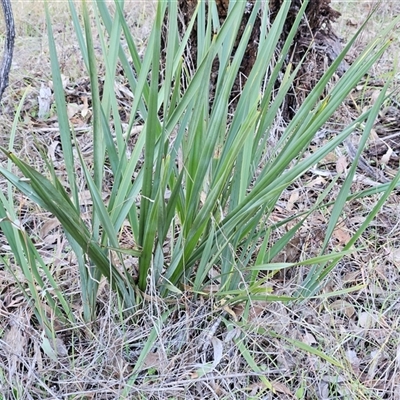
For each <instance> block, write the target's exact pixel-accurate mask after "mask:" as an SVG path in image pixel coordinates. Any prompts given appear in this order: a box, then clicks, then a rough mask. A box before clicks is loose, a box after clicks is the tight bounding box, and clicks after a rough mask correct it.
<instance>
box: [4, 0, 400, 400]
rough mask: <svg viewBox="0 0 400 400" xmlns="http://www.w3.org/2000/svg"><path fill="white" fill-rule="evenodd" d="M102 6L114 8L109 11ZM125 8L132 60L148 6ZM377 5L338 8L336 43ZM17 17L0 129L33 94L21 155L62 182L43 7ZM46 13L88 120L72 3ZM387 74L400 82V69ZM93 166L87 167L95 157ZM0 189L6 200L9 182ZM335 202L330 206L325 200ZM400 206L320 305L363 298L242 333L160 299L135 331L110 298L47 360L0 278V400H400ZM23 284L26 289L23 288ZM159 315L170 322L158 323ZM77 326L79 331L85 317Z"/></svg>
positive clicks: (289, 289) (303, 194)
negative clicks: (45, 90)
mask: <svg viewBox="0 0 400 400" xmlns="http://www.w3.org/2000/svg"><path fill="white" fill-rule="evenodd" d="M109 3H110V7H112V2H111V1H110V2H109ZM127 3H128V5H127V7H126V8H127V18H128V20H129V21H131V26H132V30H133V31H134V32H135V36H136V37H137V39H138V43H139V47H140V48H141V49H142V50H144V49H145V46H146V40H147V38H148V35H149V32H150V29H151V15H152V13H153V9H154V4H153V3H151V2H141V1H132V2H127ZM373 4H374V3H368V2H362V3H359V2H358V3H357V5H355V4H354V3H351V2H337V7H338V8H339V9H340V10H341V11H342V13H343V18H342V19H341V20H340V21H339V22H338V24H337V29H338V30H339V31H340V32H342V35H343V36H344V37H349V35H351V34H352V33H353V32H354V31H355V30H356V29H357V27H358V26H359V25H360V24H361V23H362V21H363V20H364V18H365V17H366V16H367V15H368V12H369V11H370V9H371V8H372V6H373ZM13 7H14V10H18V12H15V14H16V25H17V39H16V50H15V58H14V63H13V69H12V73H11V77H10V86H9V88H8V89H7V91H6V95H5V98H4V99H3V115H2V116H1V118H0V126H1V127H2V128H3V132H7V130H8V129H9V128H10V126H11V123H12V118H13V115H14V112H15V108H16V105H17V104H18V102H19V100H20V98H21V97H22V94H23V92H24V91H28V96H27V98H26V101H25V104H24V107H23V120H22V121H21V123H20V125H19V128H18V129H19V138H18V143H17V151H18V152H19V155H20V156H22V157H24V158H25V159H27V160H29V161H30V163H31V164H32V165H34V166H35V167H36V168H38V169H42V168H43V165H42V164H43V161H42V158H41V155H40V150H41V149H44V150H45V151H46V152H47V153H48V154H49V155H50V156H51V157H52V158H53V161H54V162H55V163H59V166H60V170H61V169H62V157H61V154H60V152H59V150H57V145H56V144H57V140H58V133H57V129H56V128H55V125H54V122H55V117H54V116H53V115H51V116H50V118H49V119H48V120H46V121H37V118H36V116H37V107H38V105H37V95H38V91H39V89H40V85H41V83H45V84H48V85H49V86H51V75H50V66H49V55H48V49H47V34H46V29H45V20H44V13H43V4H42V2H41V1H36V0H31V1H13ZM50 8H51V10H52V13H53V16H54V17H53V18H54V31H55V36H56V41H57V46H58V51H59V55H60V60H61V63H62V68H63V71H62V72H63V74H64V75H65V76H66V77H67V79H68V80H69V82H70V88H71V96H70V98H69V102H70V104H75V103H76V104H77V105H78V106H80V107H81V108H80V109H79V110H80V111H82V104H81V103H79V99H78V96H75V95H74V88H76V85H78V86H79V87H80V90H81V89H82V87H83V86H84V83H85V82H87V76H86V75H87V74H86V72H85V70H84V66H83V63H82V61H81V59H80V57H79V49H78V46H77V43H76V42H75V41H74V40H73V38H74V35H73V28H72V24H71V21H70V19H69V17H68V11H67V5H66V2H51V3H50ZM355 9H356V10H357V11H355ZM398 11H399V6H398V5H397V3H385V4H382V5H381V8H380V10H379V12H378V13H377V14H376V15H375V16H374V17H373V19H372V20H371V23H370V25H369V28H368V30H366V31H365V33H364V34H363V36H362V37H361V38H360V40H359V41H358V43H357V47H356V48H355V49H354V52H355V53H357V52H358V51H359V49H361V48H362V47H363V45H364V44H365V43H367V42H368V41H369V40H371V38H373V37H374V35H375V34H376V33H377V32H379V31H380V29H381V28H382V26H384V24H385V23H386V22H387V21H388V20H389V19H390V18H391V17H392V16H393V15H395V14H396V13H397V12H398ZM393 46H395V47H393V49H396V48H398V43H394V44H393ZM396 46H397V47H396ZM394 62H396V63H397V62H398V60H396V57H395V51H393V52H388V54H386V55H385V56H384V57H382V59H381V60H380V62H379V64H378V65H377V66H376V67H375V69H374V70H373V75H374V76H376V77H380V78H382V77H384V76H385V74H386V73H387V72H388V71H391V70H392V68H393V64H394ZM395 68H396V69H398V65H395ZM84 89H85V90H89V88H84ZM121 101H122V100H121ZM83 107H84V106H83ZM357 112H358V110H357V109H354V108H350V107H348V106H345V107H344V113H342V114H341V115H342V118H343V119H344V120H343V119H342V120H341V119H340V118H339V117H337V118H338V119H337V120H336V121H334V123H332V126H331V127H329V126H328V127H327V129H328V131H329V130H332V129H340V126H342V125H343V124H346V123H347V122H348V120H349V119H351V118H352V117H353V116H354V114H357ZM346 115H347V116H346ZM75 118H76V121H75V122H76V124H77V131H78V132H79V129H81V130H82V131H81V133H82V134H81V136H78V140H79V141H80V144H81V145H82V148H84V147H85V146H88V148H89V147H90V146H89V142H90V136H89V135H86V134H85V133H86V132H87V131H86V130H85V129H86V127H87V120H85V118H84V117H82V112H81V114H80V116H79V114H78V116H75ZM347 118H348V119H347ZM331 133H333V134H334V131H333V132H331ZM7 139H8V137H7V135H6V134H4V133H3V135H1V137H0V141H1V144H3V145H7ZM320 140H323V137H322V138H321V139H320ZM316 145H318V143H316ZM87 157H90V151H89V152H88V154H87ZM349 162H351V160H349V158H348V156H347V154H346V150H345V149H342V150H341V153H340V154H334V155H331V158H330V159H328V160H326V163H327V164H330V165H334V168H335V169H336V170H337V169H339V170H340V168H345V167H346V163H347V165H348V163H349ZM319 167H321V166H319ZM326 170H328V171H329V168H326V169H324V171H326ZM321 171H322V170H321V168H319V169H316V170H315V171H311V172H310V174H308V175H307V176H305V177H304V179H302V180H301V181H300V182H297V183H296V185H297V186H294V187H293V188H291V190H290V191H287V192H286V193H285V194H284V196H283V198H282V202H281V203H280V207H281V208H280V209H278V210H277V213H276V218H277V219H279V218H283V217H286V216H289V215H291V213H292V210H293V207H294V205H295V206H296V207H298V208H302V207H303V208H307V204H309V203H310V202H312V199H313V198H314V197H315V195H316V193H318V190H320V188H321V187H323V186H324V184H325V183H326V182H327V180H325V181H324V179H328V178H326V177H324V175H323V174H322V173H321ZM361 175H363V172H362V171H360V176H361ZM369 179H370V180H371V179H372V178H371V177H369ZM0 184H1V185H2V186H3V185H4V182H2V183H0ZM364 184H365V183H363V182H362V181H361V183H360V182H356V183H355V185H360V187H361V186H362V185H364ZM334 197H335V192H333V193H332V199H334ZM84 199H85V193H82V201H83V202H84ZM374 200H375V199H364V200H358V201H354V202H353V203H351V204H350V205H349V206H348V209H347V210H346V218H345V219H344V220H343V222H342V224H341V226H340V227H339V228H338V229H337V231H336V232H335V239H336V243H334V245H335V246H337V248H338V249H340V247H341V246H343V244H344V243H346V240H348V237H349V235H351V234H352V233H353V232H354V231H355V229H357V226H359V224H360V223H362V221H363V219H364V217H365V215H366V214H367V213H368V212H369V210H370V209H371V208H372V207H373V201H374ZM399 200H400V199H399V194H398V193H393V195H392V196H391V198H390V200H389V202H388V203H387V204H386V205H385V207H384V208H383V210H382V211H381V213H380V214H379V216H378V218H377V219H376V221H375V222H374V224H373V225H372V226H371V227H370V228H369V229H368V231H367V232H366V234H365V235H363V237H362V239H360V241H359V243H358V247H359V248H360V250H359V251H358V252H357V253H356V254H355V255H353V256H352V257H348V258H346V259H344V260H343V262H342V263H341V264H340V265H339V266H338V267H337V268H336V269H335V271H334V272H333V273H332V274H331V276H330V279H329V281H328V282H327V285H326V288H325V289H324V293H329V292H331V291H335V290H337V291H340V290H344V289H346V288H349V287H351V286H354V285H362V288H361V289H360V290H357V291H354V292H351V293H350V294H347V295H342V296H339V295H338V296H337V298H329V299H327V298H324V297H323V296H320V297H318V298H316V299H313V300H311V301H308V302H307V303H305V304H295V305H291V306H287V305H284V304H280V303H272V304H271V303H268V304H267V303H262V302H259V303H254V304H252V305H251V307H250V310H249V316H248V318H247V319H246V320H244V319H243V320H241V319H240V318H241V316H242V314H243V309H241V308H240V307H238V308H237V309H234V312H235V314H236V315H237V317H238V318H239V322H237V323H235V322H234V321H233V320H232V318H231V317H230V316H229V315H228V314H222V312H221V310H220V309H216V308H215V307H214V304H213V302H212V300H210V299H202V298H200V299H198V300H196V301H195V300H194V299H193V296H192V294H190V293H185V294H184V295H183V296H180V297H179V298H177V299H176V300H175V301H174V303H173V304H171V303H169V302H166V301H164V300H162V299H160V298H159V297H158V296H157V294H156V293H155V292H154V293H153V294H152V295H151V296H149V297H148V298H147V299H146V300H145V302H146V304H145V305H144V307H143V308H141V309H138V310H137V312H136V314H135V316H134V321H132V320H121V317H120V315H119V313H118V312H116V309H117V307H116V306H115V299H114V297H113V295H112V294H111V293H110V292H109V291H108V289H107V286H104V287H103V290H102V292H101V293H100V295H99V317H98V319H97V320H96V321H95V323H93V324H92V325H91V326H87V325H85V324H84V323H83V322H82V323H81V324H79V325H78V326H72V327H71V326H67V327H65V326H57V321H55V325H56V326H55V332H56V334H57V342H56V343H54V344H52V346H53V349H54V348H55V349H57V352H58V355H57V357H55V358H52V356H51V355H52V353H51V351H49V350H48V348H47V350H46V347H45V346H43V345H44V342H43V336H42V332H41V329H40V327H38V326H37V324H36V323H35V320H34V318H33V317H32V309H31V307H30V305H29V304H28V303H27V302H26V299H25V298H24V297H23V296H22V295H21V294H20V291H19V289H18V287H17V286H16V285H15V280H14V278H13V276H12V275H11V274H9V272H7V270H6V269H3V270H1V271H0V279H1V288H2V289H1V293H2V304H1V308H0V320H1V326H2V330H1V332H0V394H1V395H2V396H3V397H2V398H4V399H14V398H15V399H25V398H26V399H32V398H33V399H67V398H68V399H117V398H119V397H120V396H121V393H122V391H123V390H124V389H126V388H127V386H128V385H130V386H131V389H130V395H129V397H128V398H130V399H173V398H174V399H247V398H259V399H273V398H276V399H296V398H297V399H343V398H346V399H398V398H400V344H399V343H400V337H399V336H400V309H399V304H398V297H399V294H400V276H399V268H400V250H399V249H400V239H399V237H400V236H399V235H400V219H399V215H400V208H399V204H400V201H399ZM17 201H18V202H19V204H20V206H19V207H20V219H21V222H22V224H23V225H24V226H25V227H27V229H28V231H29V232H30V234H31V235H32V236H34V237H35V241H36V243H37V246H38V249H39V251H40V253H41V255H42V256H43V258H44V259H45V260H46V262H48V263H49V264H52V265H53V266H54V274H55V276H58V277H59V279H61V280H62V287H63V288H64V289H65V290H66V291H68V293H70V294H71V296H73V295H74V293H78V292H79V290H80V289H79V282H78V273H77V270H76V267H75V265H74V259H73V257H71V255H70V254H69V250H68V246H67V243H66V240H65V237H64V236H63V234H62V232H61V229H60V227H59V225H58V224H57V222H56V221H55V220H54V218H52V216H51V215H49V214H48V213H44V212H43V211H42V210H39V209H38V207H36V206H34V205H32V204H30V203H28V202H27V201H26V199H24V198H23V196H19V197H18V199H17ZM325 225H326V220H325V216H324V215H321V214H316V215H314V217H313V218H311V220H310V222H309V225H307V226H305V228H304V229H303V230H302V231H301V232H300V233H299V236H298V237H297V238H296V240H295V241H294V242H293V243H291V244H290V246H288V248H287V249H286V251H285V252H284V253H283V254H282V256H281V257H282V259H280V260H279V261H293V260H297V259H299V258H300V259H302V258H307V257H309V256H310V254H312V251H313V250H312V249H313V248H315V245H316V244H318V241H320V240H321V238H322V237H323V230H324V226H325ZM0 240H1V243H2V244H1V248H2V253H4V254H6V255H7V244H6V243H4V240H3V239H2V238H1V235H0ZM9 256H11V255H9ZM303 274H305V271H303V270H302V269H301V268H298V269H296V270H295V271H292V270H290V271H283V272H282V273H281V274H279V276H277V277H276V279H275V280H274V285H275V288H274V289H275V292H276V293H277V294H292V293H293V290H294V289H295V288H296V286H297V285H298V283H299V282H301V280H302V278H303ZM18 276H19V278H20V279H21V280H23V278H22V277H21V276H20V274H19V275H18ZM164 313H167V314H168V318H167V319H166V320H165V321H164V322H163V320H162V315H163V314H164ZM221 315H222V318H221ZM76 317H77V320H78V321H79V320H80V309H79V305H77V312H76ZM153 329H156V330H157V340H156V346H154V347H153V348H152V349H151V352H150V353H149V355H148V356H147V357H146V359H145V362H144V365H143V367H142V368H141V369H140V370H138V371H137V374H136V378H135V379H133V378H132V371H133V370H134V368H135V365H136V363H137V360H138V357H139V356H140V353H141V350H142V349H143V346H144V344H145V342H146V340H147V338H148V337H149V335H150V333H151V331H152V330H153ZM285 338H286V339H285ZM291 340H292V342H291ZM294 340H296V341H298V342H300V343H303V344H305V345H307V346H310V347H312V348H315V349H319V350H321V351H323V353H324V354H326V355H327V356H329V357H333V358H335V359H336V360H338V361H339V362H340V363H341V364H342V365H343V366H344V368H343V369H342V368H339V367H335V366H334V365H333V364H332V363H331V362H329V361H326V360H324V359H323V358H321V357H318V356H316V355H313V354H312V353H310V352H307V351H300V350H299V348H298V346H296V345H294V342H293V341H294ZM244 343H245V344H246V348H247V349H249V351H250V352H251V354H252V356H253V357H254V360H255V362H256V364H257V366H258V367H259V371H258V372H257V373H256V372H254V371H253V370H252V369H251V368H250V367H249V365H248V362H246V360H245V359H244V357H243V354H241V352H240V348H241V347H240V346H241V345H242V344H244ZM213 363H214V364H215V365H214V366H213V367H214V368H213V369H212V370H211V371H210V372H208V373H207V374H204V375H202V374H203V372H204V368H205V367H206V366H207V365H208V366H209V365H212V364H213ZM202 368H203V371H202ZM260 376H263V377H265V378H266V379H268V381H270V382H272V384H273V387H274V390H275V394H271V392H269V391H268V390H267V388H266V386H265V384H264V383H263V382H262V380H261V379H260Z"/></svg>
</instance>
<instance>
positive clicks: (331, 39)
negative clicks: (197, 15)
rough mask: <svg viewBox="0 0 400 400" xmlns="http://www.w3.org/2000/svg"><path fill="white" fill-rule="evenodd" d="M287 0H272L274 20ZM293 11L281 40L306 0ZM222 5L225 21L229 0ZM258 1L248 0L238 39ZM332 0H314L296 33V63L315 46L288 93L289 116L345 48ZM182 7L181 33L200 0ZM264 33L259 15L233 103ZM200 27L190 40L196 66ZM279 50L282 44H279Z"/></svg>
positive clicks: (182, 1) (184, 1) (184, 0)
mask: <svg viewBox="0 0 400 400" xmlns="http://www.w3.org/2000/svg"><path fill="white" fill-rule="evenodd" d="M284 1H287V0H269V13H270V19H271V22H272V21H273V20H274V18H275V17H276V15H277V13H278V11H279V9H280V7H281V5H282V4H283V2H284ZM291 2H292V4H291V6H290V11H289V13H288V16H287V19H286V23H285V27H284V31H283V35H282V38H281V41H280V44H281V45H283V43H284V40H285V39H286V37H287V35H288V33H289V31H290V29H291V27H292V25H293V22H294V20H295V18H296V16H297V13H298V10H299V8H300V6H301V3H302V0H291ZM215 3H216V5H217V8H218V14H219V18H220V22H221V23H222V22H223V21H224V20H225V18H226V16H227V13H228V7H229V0H215ZM254 3H255V0H248V1H247V12H246V13H245V14H244V16H243V20H242V24H241V26H240V29H239V33H238V37H237V43H236V44H235V48H234V50H233V51H235V50H236V46H237V45H238V43H239V39H240V37H241V34H242V33H243V31H244V28H245V27H246V24H247V21H248V18H249V16H250V14H251V9H252V7H253V5H254ZM330 3H331V0H312V1H310V3H309V5H308V6H307V9H306V17H305V18H303V20H302V22H301V24H300V26H299V29H298V32H297V34H296V37H295V40H294V44H293V46H292V49H291V54H290V56H291V60H292V62H293V63H294V64H295V65H296V64H297V63H298V62H299V61H300V60H301V59H302V58H303V56H304V54H306V52H307V50H308V49H310V48H311V51H309V53H308V54H307V57H306V60H305V62H304V64H303V65H302V67H301V70H300V73H299V75H298V78H297V79H296V81H295V84H294V85H293V90H292V91H291V93H290V94H289V95H288V96H287V99H286V103H285V109H284V114H285V117H286V118H290V116H291V115H292V114H293V112H295V110H296V109H297V108H298V106H299V105H300V104H301V103H302V101H303V99H304V98H305V97H306V96H307V94H308V93H309V92H310V91H311V90H312V88H313V87H314V85H315V84H316V82H317V81H318V79H319V78H320V77H321V76H322V74H323V72H324V71H325V70H326V68H327V66H328V65H329V64H330V63H331V62H332V61H333V60H335V58H336V57H337V55H338V54H339V53H340V51H341V43H340V39H339V37H338V36H337V35H336V34H335V32H334V31H333V30H332V25H331V22H333V21H335V20H336V19H337V18H338V17H339V16H340V13H339V12H338V11H335V10H334V9H332V8H331V6H330ZM178 5H179V10H180V13H181V22H180V30H181V34H183V33H184V30H185V27H186V26H187V25H188V24H189V22H190V20H191V18H192V15H193V12H194V10H195V8H196V5H197V0H178ZM260 34H261V16H259V17H258V18H257V20H256V23H255V24H254V27H253V31H252V34H251V38H250V40H249V44H248V46H247V49H246V53H245V56H244V58H243V61H242V64H241V67H240V70H239V74H238V76H237V79H236V82H235V85H234V87H233V90H232V107H233V108H234V106H235V105H236V103H237V99H238V97H239V95H240V92H241V89H242V87H243V85H244V84H245V82H246V78H247V77H248V75H249V73H250V71H251V68H252V67H253V64H254V61H255V59H256V56H257V43H258V42H259V37H260ZM196 40H197V31H196V24H195V29H194V30H193V32H192V34H191V37H190V44H189V47H188V57H187V58H188V60H191V62H192V63H193V65H194V66H196V54H197V46H196ZM278 51H279V46H278ZM346 68H347V65H346V64H345V63H343V64H342V65H341V66H340V68H339V70H338V73H339V75H340V74H342V73H343V72H344V71H345V69H346ZM217 71H218V60H216V61H215V63H214V66H213V72H214V73H213V74H212V76H211V82H210V83H211V97H212V96H213V88H214V87H215V84H216V80H217V76H218V73H217Z"/></svg>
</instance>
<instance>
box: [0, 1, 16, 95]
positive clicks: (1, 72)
mask: <svg viewBox="0 0 400 400" xmlns="http://www.w3.org/2000/svg"><path fill="white" fill-rule="evenodd" d="M10 1H11V0H1V6H2V7H3V13H4V19H5V21H6V31H7V34H6V41H5V44H4V57H3V60H2V63H1V69H0V100H1V98H2V97H3V93H4V90H5V89H6V87H7V85H8V74H9V73H10V68H11V61H12V56H13V50H14V38H15V27H14V18H13V13H12V8H11V3H10Z"/></svg>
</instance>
